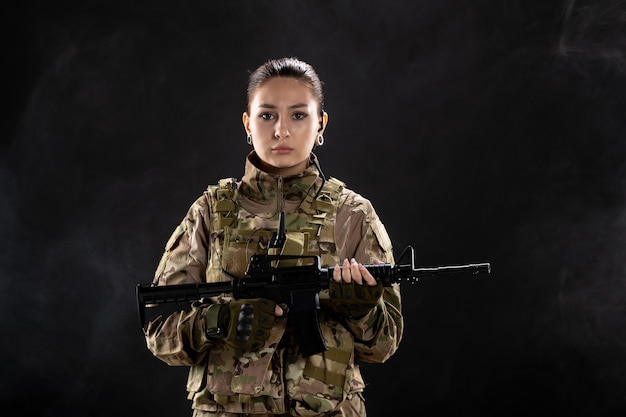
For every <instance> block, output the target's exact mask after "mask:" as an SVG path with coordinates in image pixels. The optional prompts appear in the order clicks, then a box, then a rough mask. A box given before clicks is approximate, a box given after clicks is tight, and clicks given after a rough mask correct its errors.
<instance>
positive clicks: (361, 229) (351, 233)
mask: <svg viewBox="0 0 626 417" xmlns="http://www.w3.org/2000/svg"><path fill="white" fill-rule="evenodd" d="M311 157H312V158H315V155H311ZM256 158H257V157H256V154H255V153H254V152H251V153H250V155H248V158H247V160H246V166H245V173H244V176H243V177H242V179H241V180H240V181H236V180H235V179H234V178H232V179H224V180H221V181H220V183H219V185H216V186H210V187H209V188H208V189H207V191H205V192H204V193H203V195H202V196H201V197H200V198H198V199H197V200H196V201H195V202H194V203H193V204H192V205H191V207H190V208H189V211H188V212H187V215H186V216H185V217H184V219H183V220H182V222H181V223H180V225H179V226H178V227H177V228H176V229H175V231H174V232H173V234H172V236H171V237H170V239H169V241H168V242H167V244H166V247H165V253H164V254H163V256H162V259H161V261H160V263H159V266H158V268H157V270H156V273H155V278H154V283H155V284H157V285H172V284H182V283H192V282H214V281H224V280H226V279H229V278H227V277H226V276H225V274H223V272H222V268H224V269H225V270H226V271H228V272H229V273H230V274H232V275H234V276H239V277H241V276H242V275H243V273H244V272H245V270H246V264H247V260H249V257H250V255H251V254H252V253H263V252H264V251H266V250H267V242H268V239H269V238H270V237H271V233H272V231H275V230H276V229H277V219H278V215H277V213H278V212H280V211H284V212H285V213H286V216H287V217H286V219H287V220H286V228H287V237H288V239H287V241H288V242H287V244H286V245H285V247H288V248H289V249H288V250H289V251H290V252H289V253H290V254H307V255H308V254H315V255H320V258H321V260H322V263H323V265H322V266H329V265H330V266H333V265H335V264H336V263H340V261H341V260H343V259H344V258H348V259H350V258H352V257H354V258H355V259H356V260H357V261H358V262H361V263H371V259H372V257H375V258H377V259H380V260H381V261H383V262H387V263H393V254H392V246H391V242H390V239H389V237H388V235H387V232H386V230H385V228H384V226H383V224H382V223H381V221H380V220H379V218H378V216H377V214H376V212H375V210H374V208H373V207H372V205H371V203H370V201H369V200H367V199H365V198H363V197H362V196H360V195H359V194H357V193H355V192H353V191H351V190H349V189H347V188H346V187H345V186H344V185H343V183H341V182H339V181H337V180H335V179H332V178H331V180H329V181H326V180H323V179H322V178H321V177H320V174H319V171H318V169H317V168H316V165H315V164H311V165H310V166H309V168H307V169H306V170H305V171H304V172H302V173H301V174H299V175H295V176H292V177H280V176H274V175H270V174H267V173H265V172H263V171H261V170H259V169H258V168H257V167H256V165H255V161H256ZM329 184H330V187H329ZM328 190H330V192H328ZM290 242H291V243H290ZM229 299H230V298H229V295H228V294H224V295H222V296H220V297H212V298H211V299H203V300H198V301H197V302H195V303H194V304H193V308H192V310H191V311H179V312H175V313H173V314H171V315H169V316H168V317H159V318H157V319H155V320H153V321H151V322H149V323H148V324H147V325H146V326H145V327H144V332H145V337H146V342H147V346H148V348H149V349H150V351H151V352H152V353H153V354H154V355H155V356H156V357H157V358H159V359H161V360H162V361H164V362H166V363H167V364H169V365H174V366H190V372H189V378H188V382H187V390H188V392H189V398H190V399H191V400H192V401H193V408H195V409H199V410H204V411H210V412H220V411H226V412H230V413H276V414H280V413H288V412H289V411H290V410H294V411H295V412H297V413H298V414H297V415H302V416H316V415H320V414H323V413H326V412H329V411H331V410H332V409H333V408H335V406H336V405H337V404H338V403H339V402H340V401H342V400H344V399H346V398H351V396H353V395H356V394H357V393H360V392H361V391H362V390H363V388H364V381H363V378H362V376H361V372H360V370H359V366H358V364H357V363H356V362H355V361H356V360H360V361H364V362H373V363H380V362H384V361H386V360H387V359H388V358H389V357H390V356H391V355H393V354H394V352H395V351H396V349H397V348H398V344H399V343H400V340H401V338H402V332H403V318H402V313H401V299H400V288H399V285H394V286H393V287H389V288H385V292H384V294H383V299H382V300H381V301H380V303H379V305H378V306H377V307H375V308H374V309H372V310H371V311H370V312H369V313H368V314H367V315H366V316H365V317H363V318H360V319H353V318H348V317H345V316H341V317H339V316H337V315H336V314H333V313H332V312H331V310H330V309H328V308H325V306H326V305H327V304H326V303H327V299H328V294H327V290H326V291H322V293H321V294H320V304H321V307H322V308H321V310H319V314H318V316H319V321H320V327H321V330H322V334H323V337H324V340H325V342H326V344H327V346H328V347H329V349H328V350H327V351H324V352H321V353H318V354H314V355H311V356H308V357H305V356H303V355H301V354H300V353H299V351H298V346H297V343H295V341H294V340H293V336H292V333H291V331H290V329H289V325H288V322H287V319H284V318H282V319H278V320H277V322H276V324H275V325H274V328H273V329H272V330H271V335H270V338H269V339H268V341H267V342H266V344H265V346H264V347H263V348H261V349H260V350H259V351H257V352H241V351H236V350H235V349H234V348H232V347H230V346H229V345H227V344H225V343H224V342H222V341H215V340H212V339H209V338H207V336H206V333H205V330H206V329H205V322H204V320H203V312H204V311H205V309H206V307H207V306H208V305H209V304H210V303H225V302H228V301H229Z"/></svg>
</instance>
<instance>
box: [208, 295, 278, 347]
mask: <svg viewBox="0 0 626 417" xmlns="http://www.w3.org/2000/svg"><path fill="white" fill-rule="evenodd" d="M277 312H281V313H282V311H281V309H277V308H276V303H275V302H274V301H272V300H267V299H265V298H251V299H247V300H232V301H231V302H230V303H227V304H213V305H210V306H209V307H208V308H207V309H206V311H205V314H204V320H205V323H206V331H207V336H208V337H209V338H212V339H223V340H224V342H226V343H228V344H229V345H231V346H233V347H235V348H237V349H241V350H244V351H255V350H258V349H260V348H261V347H262V346H263V344H264V343H265V341H266V340H267V339H268V337H269V335H270V332H269V330H270V329H271V328H272V326H273V325H274V322H275V321H276V313H277Z"/></svg>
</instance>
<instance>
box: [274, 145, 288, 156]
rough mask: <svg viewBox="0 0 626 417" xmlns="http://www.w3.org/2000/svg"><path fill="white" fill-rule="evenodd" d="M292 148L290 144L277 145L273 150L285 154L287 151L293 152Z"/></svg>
mask: <svg viewBox="0 0 626 417" xmlns="http://www.w3.org/2000/svg"><path fill="white" fill-rule="evenodd" d="M292 150H293V149H292V148H290V147H289V146H277V147H275V148H273V149H272V152H274V153H279V154H285V153H289V152H291V151H292Z"/></svg>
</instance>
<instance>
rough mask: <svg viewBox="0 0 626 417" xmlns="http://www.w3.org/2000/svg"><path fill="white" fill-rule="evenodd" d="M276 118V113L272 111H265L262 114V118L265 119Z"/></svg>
mask: <svg viewBox="0 0 626 417" xmlns="http://www.w3.org/2000/svg"><path fill="white" fill-rule="evenodd" d="M273 118H274V115H273V114H271V113H263V114H261V119H263V120H271V119H273Z"/></svg>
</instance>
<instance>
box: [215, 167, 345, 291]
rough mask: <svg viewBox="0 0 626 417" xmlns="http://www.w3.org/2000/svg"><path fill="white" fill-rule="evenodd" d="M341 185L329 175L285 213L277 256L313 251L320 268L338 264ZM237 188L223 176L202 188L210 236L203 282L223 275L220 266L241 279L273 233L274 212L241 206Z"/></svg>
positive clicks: (276, 216) (275, 225) (265, 250)
mask: <svg viewBox="0 0 626 417" xmlns="http://www.w3.org/2000/svg"><path fill="white" fill-rule="evenodd" d="M344 185H345V184H344V183H343V182H341V181H339V180H338V179H335V178H332V177H331V178H330V179H329V180H327V181H325V182H324V183H323V185H322V188H321V190H320V191H319V192H318V193H317V194H316V195H315V196H313V195H310V193H307V194H306V196H305V197H304V199H303V200H302V202H301V203H300V204H299V205H298V206H297V207H296V209H295V210H289V212H286V213H285V229H286V236H285V237H286V240H285V244H284V245H283V247H282V251H281V252H280V253H281V254H284V255H318V256H319V257H320V261H321V265H323V266H328V265H334V264H336V263H337V262H338V257H337V248H336V245H335V218H336V214H337V206H338V201H339V197H340V195H341V192H342V190H343V188H344ZM238 186H239V182H238V181H237V180H236V179H235V178H224V179H221V180H220V181H219V182H218V183H217V184H216V185H210V186H209V187H208V188H207V195H208V198H209V207H210V209H211V213H210V216H211V234H210V238H211V240H212V242H211V243H212V245H211V250H212V253H211V256H210V261H209V263H208V266H207V281H208V282H215V281H224V280H226V279H228V278H227V277H226V276H225V275H224V274H223V273H222V268H223V269H224V270H226V271H228V273H229V274H231V275H233V276H236V277H243V276H244V275H245V272H246V270H247V267H248V262H249V260H250V257H251V256H252V255H254V254H266V253H268V247H269V243H270V240H271V239H272V236H273V235H274V233H276V232H277V231H278V227H279V214H278V213H276V212H271V213H270V212H263V213H252V212H250V211H248V210H247V209H246V208H244V207H243V206H242V201H243V200H242V198H241V196H239V195H238V194H239V193H238ZM281 262H284V261H281Z"/></svg>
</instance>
